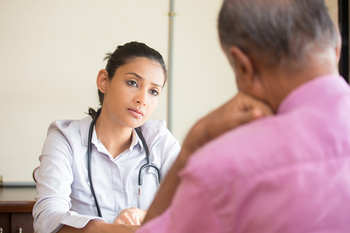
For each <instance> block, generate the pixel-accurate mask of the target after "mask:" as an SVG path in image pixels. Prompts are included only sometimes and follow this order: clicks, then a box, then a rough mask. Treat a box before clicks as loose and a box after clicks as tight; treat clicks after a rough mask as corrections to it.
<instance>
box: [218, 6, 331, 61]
mask: <svg viewBox="0 0 350 233" xmlns="http://www.w3.org/2000/svg"><path fill="white" fill-rule="evenodd" d="M218 31H219V37H220V41H221V44H222V47H223V48H224V49H228V48H229V47H230V46H233V45H235V46H237V47H239V48H240V49H241V50H242V51H243V52H245V53H246V54H250V55H251V56H253V57H254V58H256V59H257V60H259V62H261V63H262V64H264V65H266V66H282V67H285V68H291V67H293V68H296V67H300V66H301V65H303V63H304V62H305V59H306V58H307V56H310V55H311V56H314V55H316V54H309V52H310V50H311V49H313V48H318V49H319V50H317V51H321V52H322V51H323V50H325V49H327V48H329V47H330V46H331V47H334V48H335V47H336V46H337V39H338V38H337V31H336V28H335V26H334V24H333V22H332V20H331V18H330V16H329V14H328V10H327V7H326V6H325V3H324V0H283V1H281V0H225V1H224V3H223V5H222V8H221V10H220V14H219V18H218ZM266 58H268V59H266Z"/></svg>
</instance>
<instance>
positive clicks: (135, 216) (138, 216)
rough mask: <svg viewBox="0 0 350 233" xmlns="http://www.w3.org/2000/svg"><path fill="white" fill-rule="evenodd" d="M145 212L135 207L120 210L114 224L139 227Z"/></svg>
mask: <svg viewBox="0 0 350 233" xmlns="http://www.w3.org/2000/svg"><path fill="white" fill-rule="evenodd" d="M146 213H147V210H141V209H138V208H136V207H132V208H128V209H124V210H122V211H121V212H120V213H119V214H118V216H117V217H116V219H115V220H114V223H115V224H126V225H141V223H142V222H143V219H144V218H145V216H146Z"/></svg>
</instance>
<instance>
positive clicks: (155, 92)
mask: <svg viewBox="0 0 350 233" xmlns="http://www.w3.org/2000/svg"><path fill="white" fill-rule="evenodd" d="M150 93H151V94H152V95H154V96H157V95H159V93H158V91H157V90H150Z"/></svg>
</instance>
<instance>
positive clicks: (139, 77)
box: [126, 72, 163, 87]
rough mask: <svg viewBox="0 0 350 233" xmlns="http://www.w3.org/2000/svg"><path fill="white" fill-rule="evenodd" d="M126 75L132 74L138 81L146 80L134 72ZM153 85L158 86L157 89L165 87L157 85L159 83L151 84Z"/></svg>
mask: <svg viewBox="0 0 350 233" xmlns="http://www.w3.org/2000/svg"><path fill="white" fill-rule="evenodd" d="M126 74H132V75H134V76H135V77H136V78H138V79H141V80H145V78H143V77H141V76H140V75H138V74H136V73H134V72H129V73H126ZM151 84H153V85H154V86H157V87H163V86H162V85H160V84H157V83H151Z"/></svg>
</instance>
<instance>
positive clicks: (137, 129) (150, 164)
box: [87, 111, 161, 218]
mask: <svg viewBox="0 0 350 233" xmlns="http://www.w3.org/2000/svg"><path fill="white" fill-rule="evenodd" d="M99 115H100V111H98V112H97V116H96V117H95V119H93V120H92V122H91V124H90V128H89V138H88V150H87V166H88V178H89V182H90V189H91V193H92V196H93V197H94V200H95V205H96V209H97V214H98V216H99V217H101V218H102V214H101V209H100V206H99V204H98V201H97V198H96V194H95V190H94V186H93V184H92V179H91V139H92V132H93V127H94V125H95V123H96V120H97V118H98V116H99ZM135 131H136V133H137V135H138V136H139V138H140V139H141V142H142V145H143V148H145V151H146V160H147V162H146V163H145V164H144V165H142V167H141V168H140V170H139V177H138V185H139V187H138V199H139V203H141V202H140V199H141V198H140V196H141V186H142V181H143V179H142V172H143V170H144V169H146V168H148V167H153V168H154V169H155V170H156V174H155V173H152V172H148V173H147V174H146V175H149V174H151V175H154V176H156V180H157V184H158V185H159V184H160V180H161V174H160V170H159V168H158V167H157V165H155V164H153V163H151V162H150V161H149V150H148V146H147V144H146V141H145V139H144V138H143V135H142V132H141V129H140V127H138V128H135Z"/></svg>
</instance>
